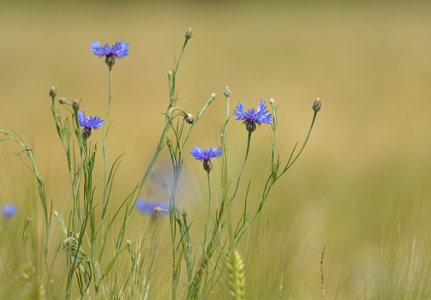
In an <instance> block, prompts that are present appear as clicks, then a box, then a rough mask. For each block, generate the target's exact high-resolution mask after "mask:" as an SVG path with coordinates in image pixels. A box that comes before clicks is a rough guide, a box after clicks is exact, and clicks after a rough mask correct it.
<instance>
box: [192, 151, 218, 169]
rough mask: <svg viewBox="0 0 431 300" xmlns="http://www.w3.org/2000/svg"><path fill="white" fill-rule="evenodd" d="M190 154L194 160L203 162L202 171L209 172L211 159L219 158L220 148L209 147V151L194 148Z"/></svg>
mask: <svg viewBox="0 0 431 300" xmlns="http://www.w3.org/2000/svg"><path fill="white" fill-rule="evenodd" d="M190 153H191V154H192V155H193V156H194V158H195V159H196V160H201V161H203V166H204V170H205V171H207V172H209V171H211V169H212V164H211V158H217V157H220V156H221V154H222V152H221V147H219V148H217V147H211V148H209V149H204V148H200V147H198V146H195V147H194V148H193V149H192V151H190Z"/></svg>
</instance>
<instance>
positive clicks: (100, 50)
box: [89, 39, 130, 58]
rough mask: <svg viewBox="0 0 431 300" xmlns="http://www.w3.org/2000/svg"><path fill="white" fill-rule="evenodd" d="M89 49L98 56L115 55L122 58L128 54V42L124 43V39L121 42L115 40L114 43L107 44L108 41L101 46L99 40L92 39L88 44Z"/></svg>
mask: <svg viewBox="0 0 431 300" xmlns="http://www.w3.org/2000/svg"><path fill="white" fill-rule="evenodd" d="M90 47H91V48H90V49H89V50H90V51H91V52H93V53H94V55H97V56H99V57H102V56H106V57H116V58H123V57H125V56H130V53H129V49H128V48H129V44H126V43H124V39H123V40H121V42H116V43H115V44H114V45H112V46H109V45H108V43H106V44H105V46H103V47H102V46H101V45H100V42H99V41H94V42H92V43H91V45H90Z"/></svg>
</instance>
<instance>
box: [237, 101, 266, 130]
mask: <svg viewBox="0 0 431 300" xmlns="http://www.w3.org/2000/svg"><path fill="white" fill-rule="evenodd" d="M233 114H234V115H235V116H236V119H237V120H242V121H243V123H244V124H245V127H246V128H247V130H248V132H250V133H251V132H253V131H254V130H255V129H256V124H259V125H260V124H262V123H264V124H271V123H272V114H270V113H269V111H268V110H267V109H266V106H265V101H263V100H260V105H259V106H258V107H257V108H256V111H255V110H254V108H252V109H248V110H246V111H244V103H239V104H238V106H237V107H236V109H235V111H234V113H233Z"/></svg>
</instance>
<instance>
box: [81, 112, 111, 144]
mask: <svg viewBox="0 0 431 300" xmlns="http://www.w3.org/2000/svg"><path fill="white" fill-rule="evenodd" d="M78 122H79V126H81V127H84V129H83V130H82V136H83V137H84V139H87V138H89V137H90V135H91V129H97V128H99V127H100V126H102V125H103V124H105V122H104V121H103V120H102V119H100V118H99V117H97V116H90V117H85V112H83V111H80V112H79V113H78Z"/></svg>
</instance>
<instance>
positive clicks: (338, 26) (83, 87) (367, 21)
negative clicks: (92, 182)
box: [0, 1, 431, 299]
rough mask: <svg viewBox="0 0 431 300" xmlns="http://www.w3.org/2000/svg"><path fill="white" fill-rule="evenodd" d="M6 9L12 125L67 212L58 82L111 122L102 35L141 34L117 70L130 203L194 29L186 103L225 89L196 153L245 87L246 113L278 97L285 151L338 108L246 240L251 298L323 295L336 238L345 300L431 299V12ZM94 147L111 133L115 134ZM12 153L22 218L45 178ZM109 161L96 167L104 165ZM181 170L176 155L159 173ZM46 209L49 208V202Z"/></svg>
mask: <svg viewBox="0 0 431 300" xmlns="http://www.w3.org/2000/svg"><path fill="white" fill-rule="evenodd" d="M0 5H1V9H0V37H1V42H0V128H1V129H8V128H13V129H14V130H16V131H17V132H19V133H20V135H22V136H23V137H25V138H26V139H27V141H28V142H29V143H30V144H31V145H32V146H33V147H34V151H35V156H36V160H37V162H38V164H39V168H40V172H41V174H42V175H43V177H44V178H45V179H46V180H47V190H48V195H49V196H50V197H51V198H52V199H53V201H54V208H55V209H59V210H62V209H66V208H67V207H69V205H70V204H69V203H68V202H70V196H69V194H70V190H69V189H70V188H69V186H68V185H67V184H68V179H67V172H66V162H65V156H64V153H63V152H62V148H61V144H60V143H59V141H58V139H57V135H56V132H55V127H54V124H53V122H52V120H51V115H50V111H49V101H50V99H49V96H48V90H49V88H50V86H52V85H54V86H55V87H56V88H57V89H58V94H59V96H64V97H66V98H67V99H69V100H73V99H75V98H76V99H81V100H82V107H83V108H84V109H85V111H86V113H87V114H98V115H101V116H103V114H104V111H105V105H106V101H107V87H108V86H107V84H108V71H107V67H106V66H105V64H104V60H103V59H100V58H98V57H96V56H94V55H92V53H91V52H90V51H88V48H89V45H90V43H91V42H92V41H93V40H100V42H101V43H102V44H104V43H105V42H108V43H112V42H115V41H118V40H121V39H122V38H124V39H125V41H126V42H127V43H130V53H131V56H130V57H127V58H124V59H121V60H117V62H116V64H115V66H114V68H113V100H112V101H113V102H112V110H111V117H112V120H113V126H112V130H111V132H110V136H109V140H108V147H109V150H108V154H109V157H110V159H111V161H112V160H113V158H114V157H116V156H117V155H119V154H121V153H125V157H124V158H123V163H122V166H121V169H120V171H119V174H118V180H117V188H116V192H115V193H116V195H117V196H118V197H123V196H124V195H126V193H127V192H128V191H129V190H130V189H131V188H132V187H133V186H134V185H135V183H136V182H138V180H139V179H140V176H141V175H142V174H143V172H144V170H145V167H146V166H147V164H148V162H149V159H150V157H151V155H152V154H153V151H154V149H155V143H156V141H157V140H158V137H159V135H160V131H161V126H162V124H163V120H164V118H163V116H162V115H161V112H163V111H164V109H165V106H166V105H167V101H168V89H167V72H168V70H169V69H170V68H171V67H172V65H173V55H174V54H177V53H178V52H179V50H180V47H181V45H182V42H183V33H184V31H185V30H186V29H187V28H188V27H189V26H191V27H192V28H193V38H192V39H191V41H190V45H189V46H188V48H187V49H186V52H185V54H184V57H183V61H182V65H181V67H180V71H179V75H178V76H179V77H178V81H177V85H178V88H179V97H180V98H181V101H180V102H179V105H180V106H182V107H183V108H185V109H187V110H190V111H191V112H193V113H196V112H197V110H198V109H199V108H200V106H201V105H203V103H204V102H205V101H206V100H207V99H208V97H209V95H210V94H211V93H212V92H215V93H216V94H217V95H218V97H217V98H216V100H215V102H214V103H213V105H212V106H211V107H210V109H209V111H208V112H207V114H206V115H205V116H204V118H203V119H202V120H201V122H200V124H199V126H197V128H196V131H195V132H194V133H193V134H192V137H191V141H190V148H192V146H193V145H194V144H198V145H201V146H205V147H208V146H212V145H218V144H219V131H220V128H221V122H222V120H223V118H224V116H225V99H224V97H223V88H224V86H225V85H226V84H228V85H229V86H230V87H231V89H232V91H233V93H232V98H231V99H233V103H231V104H232V107H231V109H233V106H234V105H236V104H237V102H238V101H244V102H245V106H246V107H249V106H256V105H257V104H258V101H259V99H265V100H267V99H268V98H269V97H273V98H275V100H276V103H277V104H278V106H279V108H278V111H279V135H278V142H279V144H278V149H279V151H280V153H281V157H282V159H284V160H286V159H287V157H288V154H289V153H290V152H289V151H290V149H291V147H293V145H294V144H295V143H296V142H297V141H300V142H302V140H303V138H304V137H305V134H306V131H307V128H308V126H309V122H310V121H311V117H312V110H311V103H312V101H313V100H314V99H315V98H316V97H321V99H322V102H323V108H322V111H321V112H320V113H319V115H318V118H317V123H316V127H315V130H314V131H313V133H312V136H311V140H310V142H309V145H308V147H307V148H306V150H305V152H304V154H303V157H301V159H300V160H299V161H298V162H297V164H296V165H295V167H294V168H292V169H291V171H290V172H289V173H288V174H287V175H286V176H285V177H283V178H282V179H281V180H280V182H279V184H278V185H277V187H276V188H275V189H274V190H273V193H272V195H271V196H270V199H269V200H268V202H267V206H266V207H265V209H264V212H263V214H262V215H261V216H260V217H259V219H258V221H257V222H256V223H255V224H254V225H253V226H252V228H251V231H250V233H249V235H248V236H247V237H246V238H245V240H244V241H243V243H242V244H241V247H240V249H239V250H240V252H241V254H242V256H243V258H244V259H245V261H246V274H247V275H246V276H247V288H248V292H247V293H248V295H249V297H250V298H253V299H254V298H255V299H264V298H265V297H268V299H276V298H277V297H279V296H280V298H286V297H288V296H292V297H293V298H295V297H296V298H298V297H299V298H300V299H316V298H317V297H319V295H320V253H321V251H322V248H323V246H324V245H326V246H327V258H326V261H325V266H326V268H327V269H326V271H325V272H326V279H325V280H326V284H327V290H328V296H329V297H330V298H338V299H353V296H354V297H355V299H356V298H357V299H370V298H373V299H396V296H395V295H404V297H403V296H400V298H399V299H413V298H414V297H413V296H411V295H413V294H411V293H413V292H412V291H411V290H412V289H413V290H414V291H417V290H420V291H422V294H420V295H421V297H419V296H418V297H419V298H421V299H424V298H423V297H424V295H428V296H430V297H431V294H430V290H429V286H430V284H429V283H430V280H431V279H430V276H429V273H428V272H425V273H423V270H422V267H423V266H424V265H428V264H429V263H430V258H429V253H430V250H431V247H430V241H431V221H430V220H429V215H430V213H431V205H430V196H431V185H430V180H431V155H430V149H431V142H430V126H431V118H430V114H431V112H430V111H431V101H430V100H431V99H430V95H431V85H430V82H431V59H430V53H431V4H428V3H426V2H425V1H424V2H407V1H405V3H403V2H391V1H385V2H372V1H369V2H360V1H358V2H349V3H348V4H347V3H345V2H341V1H339V2H318V1H304V2H300V1H298V2H293V3H292V2H287V1H286V2H282V1H280V2H269V3H266V2H258V1H254V2H247V1H235V2H228V1H214V2H212V1H206V2H198V1H188V2H187V1H183V2H142V3H141V2H138V1H132V2H125V3H122V2H114V1H112V2H101V1H93V2H88V3H87V2H84V1H83V2H70V3H66V2H64V3H57V2H50V1H47V2H41V3H39V2H37V3H36V2H34V3H33V2H17V3H13V4H12V3H6V2H1V3H0ZM270 136H271V130H270V127H269V126H262V127H261V128H259V129H258V130H256V132H255V133H254V134H253V145H252V150H251V154H250V159H251V160H250V164H249V166H248V167H247V171H246V173H245V176H246V177H247V176H248V177H249V178H252V183H253V182H254V181H256V182H257V181H258V180H259V178H260V175H261V174H262V170H263V171H265V170H266V171H268V167H269V166H267V164H266V163H268V162H269V161H270V145H269V141H270ZM229 137H230V143H231V152H232V156H231V159H232V161H231V163H232V166H231V170H232V169H233V170H236V168H237V169H238V168H239V162H240V158H241V157H242V155H243V151H244V148H245V141H246V131H245V129H244V128H243V125H242V124H240V123H238V122H232V123H231V127H230V135H229ZM92 139H94V140H95V141H96V140H98V141H101V132H94V134H93V135H92ZM15 150H16V149H15V148H14V147H12V146H11V145H6V144H0V152H1V157H0V203H1V204H2V203H6V202H11V201H17V202H18V203H19V206H20V208H21V210H22V211H24V212H25V210H26V207H28V206H29V205H30V203H28V199H26V200H24V198H23V195H24V193H26V192H28V190H32V189H33V187H32V186H29V187H24V188H22V182H26V180H27V182H29V181H28V174H27V171H26V170H25V169H24V167H23V166H22V164H21V163H20V162H19V161H18V160H17V159H16V158H14V157H12V156H10V155H9V153H11V152H13V151H15ZM63 166H64V167H63ZM101 167H102V164H101V162H100V161H99V165H98V171H101ZM168 167H169V163H168V161H167V160H166V157H161V159H160V161H159V165H158V166H157V172H159V173H161V174H164V172H168V171H165V170H168V169H167V168H168ZM217 167H219V165H217V164H216V167H215V168H217ZM159 173H158V174H159ZM101 174H102V173H101V172H99V173H98V175H97V176H96V177H97V180H99V182H100V180H101V179H102V175H101ZM168 174H169V173H168ZM204 175H205V174H204V172H203V171H202V169H201V165H200V164H199V163H197V162H195V161H194V160H193V159H192V157H191V156H190V157H186V160H185V177H184V180H183V182H182V191H183V192H182V199H180V201H183V203H184V204H183V205H184V206H186V207H189V208H190V210H192V211H195V212H198V211H199V210H200V209H204V207H205V206H204V205H203V204H202V202H203V201H205V195H206V186H205V184H204V182H205V178H204ZM155 177H156V179H153V181H154V182H151V183H150V184H149V185H147V187H146V189H145V192H144V193H143V194H142V196H143V197H144V198H146V197H153V198H154V197H155V196H154V195H160V194H161V195H163V193H159V194H156V193H155V192H154V191H153V190H154V189H156V188H157V184H159V182H158V180H157V176H155ZM246 177H245V178H246ZM26 178H27V179H26ZM63 183H64V186H63V185H62V184H63ZM243 184H244V185H245V183H243ZM151 187H152V188H153V190H151ZM26 190H27V191H26ZM256 192H257V189H256ZM159 197H161V196H159ZM155 200H165V199H155ZM32 201H33V202H34V203H33V204H36V203H37V205H39V202H38V201H39V200H38V199H37V198H36V197H35V198H34V199H33V200H32ZM251 201H252V200H251ZM254 201H256V197H255V198H254ZM142 218H144V217H143V216H139V215H137V216H136V217H135V218H134V222H136V224H139V222H140V221H141V220H142ZM198 224H199V223H197V225H196V226H199V225H198ZM166 226H167V224H166ZM251 237H252V239H251ZM251 243H253V244H252V245H251ZM419 267H420V268H421V269H420V270H422V271H420V272H419V271H418V270H419V269H418V268H419ZM415 276H416V277H415ZM411 281H412V282H414V284H413V283H411ZM416 285H417V286H416ZM384 288H387V289H384ZM406 289H407V291H405V290H406ZM421 289H422V290H421ZM427 289H428V290H427ZM384 290H386V291H387V292H386V293H385V292H384ZM424 290H425V292H423V291H424ZM380 292H381V293H383V294H379V293H380ZM402 292H404V293H406V294H399V293H402ZM391 293H393V294H391ZM216 295H217V294H216ZM414 295H416V294H414ZM419 298H418V299H419Z"/></svg>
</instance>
